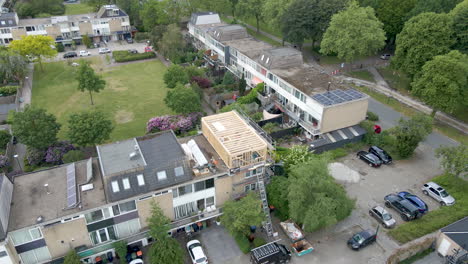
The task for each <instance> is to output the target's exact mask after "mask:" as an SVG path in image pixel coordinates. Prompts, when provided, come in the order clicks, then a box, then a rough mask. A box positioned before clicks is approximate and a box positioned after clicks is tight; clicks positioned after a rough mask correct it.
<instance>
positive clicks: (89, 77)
mask: <svg viewBox="0 0 468 264" xmlns="http://www.w3.org/2000/svg"><path fill="white" fill-rule="evenodd" d="M76 79H77V80H78V90H80V91H81V92H85V91H88V92H89V97H90V99H91V105H94V102H93V92H95V93H99V92H100V91H101V90H102V89H104V87H105V86H106V81H105V80H103V79H102V77H101V76H99V75H97V74H96V73H95V72H94V70H93V68H91V66H89V64H88V63H87V62H86V61H84V60H81V63H80V67H79V69H78V76H77V77H76Z"/></svg>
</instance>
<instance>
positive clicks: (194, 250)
mask: <svg viewBox="0 0 468 264" xmlns="http://www.w3.org/2000/svg"><path fill="white" fill-rule="evenodd" d="M187 250H188V252H189V255H190V259H192V263H193V264H208V259H207V258H206V255H205V253H204V252H203V248H202V246H201V243H200V241H198V240H191V241H189V242H188V243H187Z"/></svg>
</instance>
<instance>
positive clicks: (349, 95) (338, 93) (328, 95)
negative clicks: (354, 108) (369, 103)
mask: <svg viewBox="0 0 468 264" xmlns="http://www.w3.org/2000/svg"><path fill="white" fill-rule="evenodd" d="M363 97H364V94H362V93H360V92H358V91H356V90H354V89H348V90H333V91H329V92H325V93H321V94H316V95H314V96H312V98H313V99H314V100H316V101H317V102H319V103H321V104H323V105H334V104H340V103H343V102H349V101H353V100H357V99H360V98H363Z"/></svg>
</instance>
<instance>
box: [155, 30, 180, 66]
mask: <svg viewBox="0 0 468 264" xmlns="http://www.w3.org/2000/svg"><path fill="white" fill-rule="evenodd" d="M185 46H186V43H185V40H184V39H183V36H182V32H181V31H180V28H179V27H178V26H177V25H176V24H170V25H169V26H167V30H166V32H164V33H163V35H162V38H161V40H160V41H159V42H158V47H159V50H160V52H161V53H162V54H163V55H164V56H165V57H166V58H169V59H170V60H171V61H172V62H173V63H178V61H179V60H180V57H181V56H182V53H183V50H184V48H185Z"/></svg>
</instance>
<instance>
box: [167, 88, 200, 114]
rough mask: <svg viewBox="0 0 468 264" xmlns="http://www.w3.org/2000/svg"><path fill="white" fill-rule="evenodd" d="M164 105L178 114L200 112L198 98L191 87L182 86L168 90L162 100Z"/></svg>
mask: <svg viewBox="0 0 468 264" xmlns="http://www.w3.org/2000/svg"><path fill="white" fill-rule="evenodd" d="M164 102H165V103H166V105H167V106H168V107H169V108H171V109H172V110H173V111H174V112H176V113H178V114H188V113H193V112H199V111H200V110H201V102H200V96H199V95H198V93H197V92H196V91H194V89H192V88H191V87H186V86H184V85H182V84H177V86H176V87H175V88H174V89H172V90H169V91H168V92H167V94H166V98H164Z"/></svg>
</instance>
